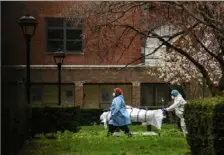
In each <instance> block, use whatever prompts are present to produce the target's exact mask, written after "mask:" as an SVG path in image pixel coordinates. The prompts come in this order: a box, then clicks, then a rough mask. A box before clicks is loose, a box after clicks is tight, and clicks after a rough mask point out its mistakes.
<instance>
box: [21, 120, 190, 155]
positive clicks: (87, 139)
mask: <svg viewBox="0 0 224 155" xmlns="http://www.w3.org/2000/svg"><path fill="white" fill-rule="evenodd" d="M130 130H131V131H132V132H145V131H146V126H141V125H138V126H130ZM153 131H155V132H159V131H158V130H156V129H155V128H153ZM106 133H107V131H106V130H105V129H104V128H103V126H82V127H81V130H80V132H78V133H71V132H65V133H63V134H61V133H57V134H56V137H57V139H56V140H52V139H51V140H50V139H46V138H45V137H44V136H41V138H40V139H35V140H33V142H32V143H31V144H29V145H27V146H25V147H24V149H23V150H22V151H21V152H20V154H19V155H186V154H187V152H189V147H188V145H187V143H186V139H185V138H184V137H183V136H182V133H181V132H180V131H179V130H178V129H177V127H176V125H172V124H164V125H163V128H162V130H161V131H160V133H161V135H160V136H143V135H135V136H134V137H127V136H126V135H124V134H123V133H122V135H121V136H120V137H112V136H111V137H106Z"/></svg>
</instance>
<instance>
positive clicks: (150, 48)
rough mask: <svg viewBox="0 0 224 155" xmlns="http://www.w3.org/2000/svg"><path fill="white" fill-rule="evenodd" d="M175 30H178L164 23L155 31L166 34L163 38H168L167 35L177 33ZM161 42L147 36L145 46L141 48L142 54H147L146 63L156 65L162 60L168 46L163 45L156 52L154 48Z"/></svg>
mask: <svg viewBox="0 0 224 155" xmlns="http://www.w3.org/2000/svg"><path fill="white" fill-rule="evenodd" d="M175 31H176V30H175V29H174V28H173V27H172V26H169V25H164V26H161V27H159V28H158V29H156V30H155V31H154V32H155V33H156V34H158V35H160V36H164V37H163V38H164V39H165V40H166V39H168V37H165V36H171V35H173V34H174V33H175ZM161 44H162V42H161V41H159V39H157V38H147V40H146V43H145V47H142V48H141V50H142V51H141V52H142V55H145V60H144V62H145V65H148V66H156V65H158V63H161V62H162V54H163V53H164V52H166V46H165V45H163V46H162V47H160V48H159V49H158V50H157V51H156V52H155V53H153V52H154V50H155V49H156V48H158V47H159V46H160V45H161ZM151 53H153V54H151Z"/></svg>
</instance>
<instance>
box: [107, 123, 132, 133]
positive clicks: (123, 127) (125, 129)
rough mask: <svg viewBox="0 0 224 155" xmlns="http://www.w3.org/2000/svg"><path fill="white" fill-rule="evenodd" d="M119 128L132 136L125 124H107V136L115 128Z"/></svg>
mask: <svg viewBox="0 0 224 155" xmlns="http://www.w3.org/2000/svg"><path fill="white" fill-rule="evenodd" d="M118 128H119V129H121V130H122V131H124V133H125V134H126V135H128V136H132V134H131V133H130V131H129V128H128V126H127V125H125V126H113V125H110V124H109V128H108V133H107V136H109V135H112V134H113V133H114V132H115V131H116V130H117V129H118Z"/></svg>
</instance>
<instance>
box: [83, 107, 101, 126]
mask: <svg viewBox="0 0 224 155" xmlns="http://www.w3.org/2000/svg"><path fill="white" fill-rule="evenodd" d="M102 113H103V109H81V111H80V125H93V124H97V125H99V124H100V115H101V114H102Z"/></svg>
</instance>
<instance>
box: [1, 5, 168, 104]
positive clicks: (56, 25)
mask: <svg viewBox="0 0 224 155" xmlns="http://www.w3.org/2000/svg"><path fill="white" fill-rule="evenodd" d="M74 3H75V2H72V1H71V2H63V1H61V2H56V1H55V2H53V1H52V2H28V1H27V2H3V3H2V51H3V52H2V65H3V70H4V74H5V75H7V77H5V79H6V80H8V81H9V82H18V81H20V80H21V79H25V77H26V72H25V64H26V53H25V51H26V50H25V40H24V37H23V35H22V32H21V29H20V27H19V25H18V20H19V18H20V17H21V16H23V15H24V14H26V13H30V14H31V15H32V16H34V17H35V18H36V19H37V21H38V26H37V29H36V33H35V36H34V37H33V38H32V41H31V82H32V85H31V102H32V104H45V105H51V104H57V99H58V98H57V80H58V79H57V77H58V76H57V73H58V71H57V66H56V65H55V63H54V60H53V55H52V53H53V52H56V50H57V49H58V48H61V49H63V50H64V51H65V52H66V53H67V56H66V58H65V60H64V64H63V66H62V104H70V105H80V106H81V107H82V108H108V107H109V105H110V104H111V100H112V91H113V88H115V87H121V88H122V89H123V90H124V95H125V100H126V104H128V105H133V106H140V105H148V106H149V105H150V106H153V105H161V104H162V103H161V99H162V98H163V99H164V100H165V102H168V101H169V91H170V88H169V86H168V84H166V83H164V82H163V81H162V80H161V79H159V78H158V77H156V76H151V75H149V74H148V73H147V70H148V69H149V67H148V66H145V65H143V66H142V65H141V66H138V65H139V64H141V62H140V61H137V62H136V63H134V64H132V65H130V66H129V67H127V68H125V69H123V70H119V69H120V68H121V67H123V66H124V65H126V64H127V63H129V62H131V61H133V60H134V59H136V58H139V57H140V56H141V44H140V38H138V37H137V38H136V39H135V40H134V42H133V45H131V47H130V48H129V50H128V51H126V53H125V55H124V56H123V57H122V58H121V60H120V61H119V62H118V63H117V62H116V61H115V59H112V60H111V61H104V62H103V63H102V62H99V61H97V58H96V57H94V56H93V55H91V53H90V52H89V51H88V50H83V49H84V48H83V46H85V45H84V44H83V40H82V39H81V38H78V37H77V36H80V34H82V33H83V32H82V31H84V29H85V27H84V26H85V24H83V25H80V28H75V29H74V28H72V27H69V25H67V23H66V21H65V18H64V17H63V16H62V15H61V12H62V8H63V7H61V6H62V5H63V6H64V7H68V8H69V7H70V6H71V5H74ZM74 40H76V43H74ZM77 40H78V41H77ZM132 46H135V48H133V47H132ZM117 57H118V56H117ZM115 58H116V55H115ZM145 62H148V61H145Z"/></svg>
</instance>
